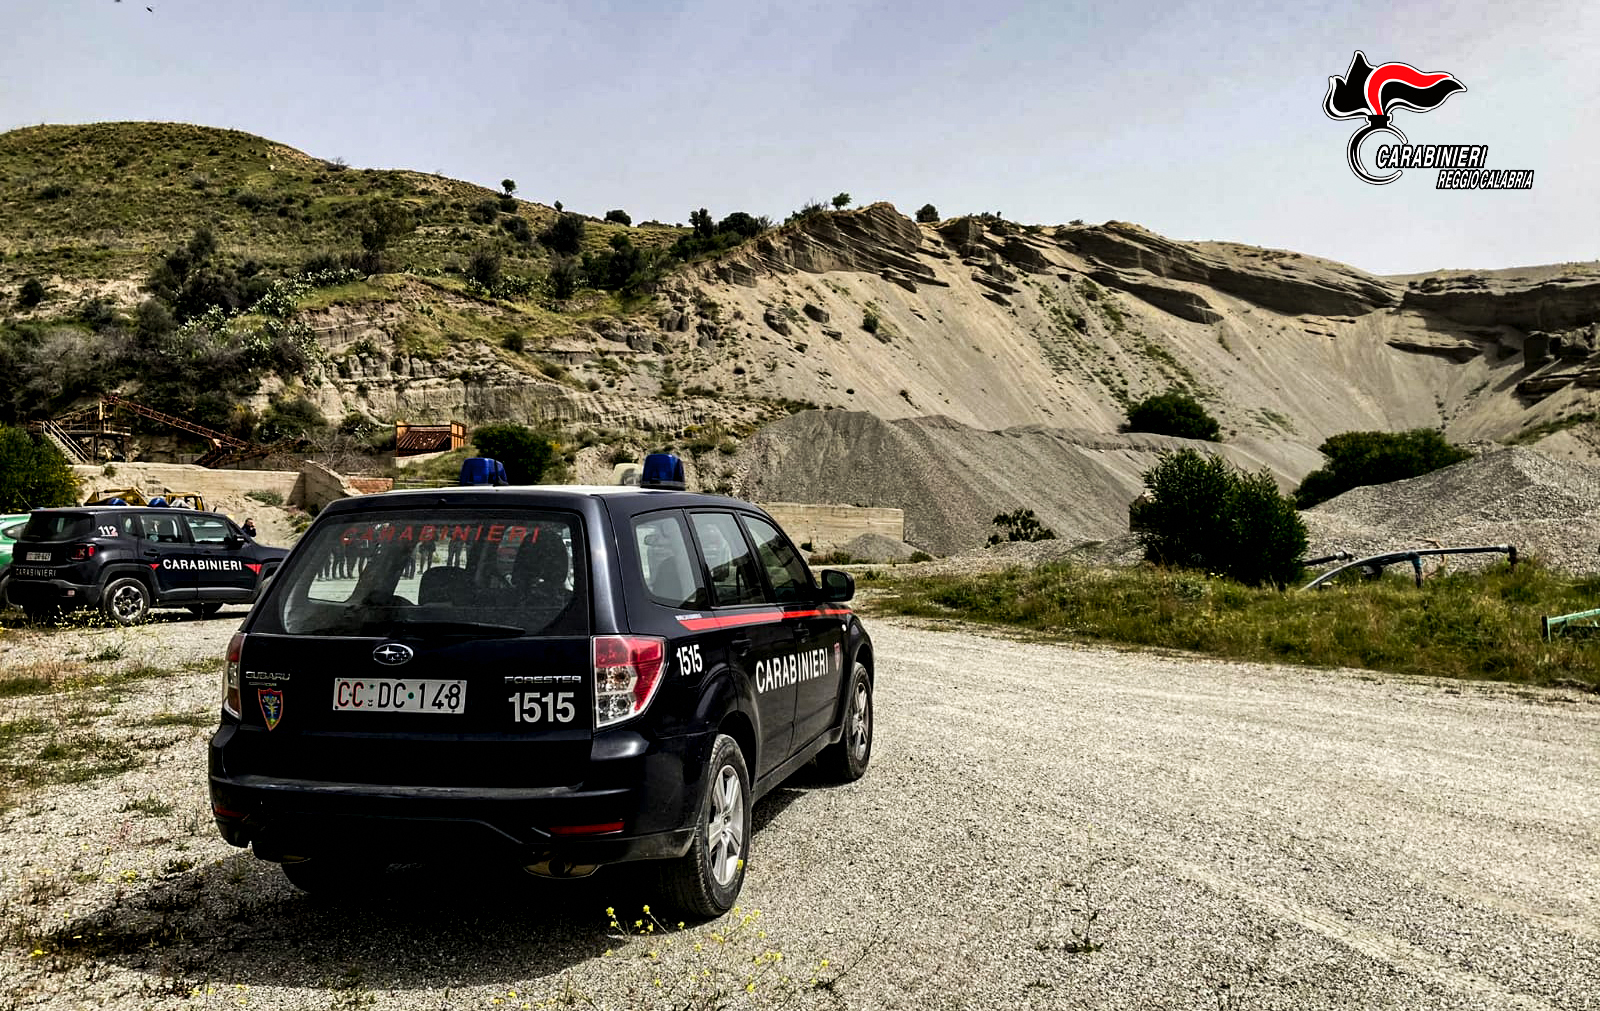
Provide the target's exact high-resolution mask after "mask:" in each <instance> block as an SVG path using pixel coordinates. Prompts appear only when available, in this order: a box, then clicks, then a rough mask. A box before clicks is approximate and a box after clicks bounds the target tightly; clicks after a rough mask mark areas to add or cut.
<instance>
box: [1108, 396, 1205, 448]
mask: <svg viewBox="0 0 1600 1011" xmlns="http://www.w3.org/2000/svg"><path fill="white" fill-rule="evenodd" d="M1125 427H1126V430H1127V431H1129V432H1154V433H1156V434H1157V435H1176V436H1178V437H1179V438H1183V439H1204V440H1206V441H1207V442H1216V441H1218V439H1219V437H1220V436H1221V434H1222V429H1221V427H1220V426H1219V425H1218V424H1217V420H1216V419H1215V418H1213V417H1212V416H1211V415H1209V414H1207V413H1206V409H1205V408H1204V407H1201V406H1200V404H1199V402H1198V401H1196V400H1195V399H1194V398H1193V397H1191V396H1189V395H1188V394H1186V393H1177V392H1168V393H1158V394H1156V395H1155V396H1153V397H1146V398H1145V399H1144V400H1141V401H1139V402H1138V403H1137V404H1134V405H1133V406H1132V407H1130V408H1128V423H1127V425H1126V426H1125Z"/></svg>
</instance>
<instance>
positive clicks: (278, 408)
mask: <svg viewBox="0 0 1600 1011" xmlns="http://www.w3.org/2000/svg"><path fill="white" fill-rule="evenodd" d="M327 427H328V419H327V418H326V417H324V416H323V414H322V411H321V410H320V409H319V408H318V407H317V405H316V404H313V403H312V402H311V401H309V400H307V399H306V398H305V397H294V398H292V399H290V398H283V399H280V400H276V401H274V402H273V403H272V404H271V405H270V406H269V407H268V408H267V413H266V414H264V415H262V417H261V439H262V441H264V442H279V441H282V440H285V439H302V438H306V437H308V436H315V435H318V434H320V433H321V432H322V431H323V429H325V428H327Z"/></svg>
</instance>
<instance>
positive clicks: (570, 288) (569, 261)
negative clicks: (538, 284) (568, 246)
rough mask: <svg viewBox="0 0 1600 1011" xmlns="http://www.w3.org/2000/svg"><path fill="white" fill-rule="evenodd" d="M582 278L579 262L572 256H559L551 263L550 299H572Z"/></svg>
mask: <svg viewBox="0 0 1600 1011" xmlns="http://www.w3.org/2000/svg"><path fill="white" fill-rule="evenodd" d="M581 276H582V275H581V272H580V271H579V269H578V261H577V260H575V259H573V258H572V257H570V256H558V257H556V258H555V259H554V260H552V261H550V297H551V298H553V299H556V300H558V301H562V300H565V299H569V298H571V297H572V293H573V292H575V291H577V290H578V281H579V280H580V279H581Z"/></svg>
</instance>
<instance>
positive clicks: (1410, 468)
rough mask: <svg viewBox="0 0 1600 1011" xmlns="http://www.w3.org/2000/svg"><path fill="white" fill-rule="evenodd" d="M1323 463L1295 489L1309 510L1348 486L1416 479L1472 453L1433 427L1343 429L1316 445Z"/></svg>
mask: <svg viewBox="0 0 1600 1011" xmlns="http://www.w3.org/2000/svg"><path fill="white" fill-rule="evenodd" d="M1317 449H1318V450H1320V451H1321V452H1322V454H1323V455H1324V456H1326V457H1327V458H1328V463H1327V465H1326V466H1324V467H1322V468H1321V469H1319V470H1314V471H1312V472H1311V473H1309V474H1307V475H1306V477H1305V480H1303V481H1301V482H1300V487H1299V488H1297V489H1295V493H1294V501H1295V505H1297V506H1299V507H1300V508H1301V509H1309V508H1311V507H1312V506H1314V505H1316V504H1317V503H1319V502H1326V501H1327V500H1328V499H1331V498H1333V497H1334V496H1335V495H1342V494H1344V493H1345V492H1347V491H1349V490H1350V489H1352V488H1359V487H1361V486H1362V485H1369V484H1388V483H1389V482H1390V481H1403V480H1405V479H1406V478H1408V477H1419V476H1421V475H1423V474H1427V473H1430V472H1431V471H1435V470H1438V469H1439V468H1441V467H1448V466H1450V465H1451V464H1453V463H1460V462H1461V461H1462V460H1466V459H1469V458H1470V457H1471V456H1472V454H1471V453H1470V452H1468V451H1467V450H1464V449H1462V448H1461V447H1459V446H1452V445H1451V444H1450V443H1448V442H1446V441H1445V438H1444V436H1442V435H1440V434H1439V433H1438V432H1436V431H1434V430H1433V429H1431V428H1415V429H1412V430H1411V431H1409V432H1344V433H1342V434H1340V435H1335V436H1332V437H1331V438H1329V439H1328V440H1327V441H1326V442H1324V443H1323V444H1322V445H1321V446H1318V447H1317Z"/></svg>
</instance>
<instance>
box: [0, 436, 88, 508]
mask: <svg viewBox="0 0 1600 1011" xmlns="http://www.w3.org/2000/svg"><path fill="white" fill-rule="evenodd" d="M77 501H78V477H77V475H75V474H74V473H73V472H72V466H71V464H69V463H68V462H67V458H66V457H64V456H62V455H61V451H60V450H59V449H57V448H56V447H55V446H53V445H51V444H50V443H49V442H47V441H45V440H44V439H40V438H35V437H34V436H32V435H30V434H29V433H28V432H27V430H26V429H22V428H11V427H7V426H5V425H0V512H7V513H20V512H28V511H29V510H32V509H48V508H50V507H52V506H68V505H75V504H76V503H77Z"/></svg>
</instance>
